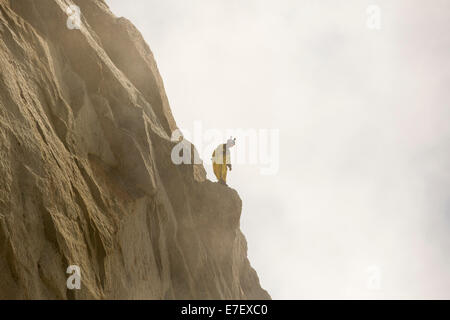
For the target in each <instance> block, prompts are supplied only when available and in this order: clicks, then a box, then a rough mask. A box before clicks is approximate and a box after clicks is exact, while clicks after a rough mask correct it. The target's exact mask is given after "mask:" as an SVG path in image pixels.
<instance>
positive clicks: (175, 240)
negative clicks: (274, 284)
mask: <svg viewBox="0 0 450 320" xmlns="http://www.w3.org/2000/svg"><path fill="white" fill-rule="evenodd" d="M72 4H75V5H77V6H78V7H79V8H80V9H81V28H80V29H70V28H68V27H67V19H68V13H67V8H68V6H69V5H72ZM0 35H1V36H0V299H6V298H7V299H270V296H269V295H268V293H267V292H266V291H265V290H263V289H262V288H261V286H260V284H259V280H258V276H257V274H256V272H255V271H254V270H253V269H252V267H251V266H250V263H249V261H248V259H247V245H246V240H245V238H244V236H243V234H242V233H241V231H240V228H239V221H240V214H241V207H242V202H241V199H240V198H239V195H238V194H237V192H236V191H235V190H233V189H230V188H227V187H224V186H222V185H219V184H217V183H213V182H211V181H208V180H206V178H205V171H204V168H203V167H202V166H201V165H180V166H177V165H174V164H173V163H172V162H171V158H170V154H171V150H172V148H173V146H174V145H175V143H174V142H172V141H171V140H170V136H171V133H172V132H173V130H175V129H176V128H177V126H176V123H175V120H174V119H173V116H172V114H171V111H170V107H169V104H168V101H167V97H166V94H165V91H164V86H163V82H162V80H161V77H160V75H159V72H158V69H157V67H156V63H155V61H154V59H153V55H152V53H151V51H150V49H149V47H148V46H147V44H146V43H145V41H144V40H143V38H142V36H141V34H140V33H139V32H138V31H137V30H136V28H135V27H134V26H133V25H132V24H131V23H130V22H129V21H128V20H126V19H124V18H117V17H115V16H114V15H113V14H112V13H111V12H110V10H109V8H108V6H107V5H106V3H105V2H104V1H102V0H78V1H66V0H39V1H35V0H0ZM71 265H76V266H79V268H80V271H81V273H80V275H81V288H80V289H79V290H76V289H75V290H71V289H68V288H67V285H66V281H67V278H68V277H69V276H70V275H69V274H67V273H66V270H67V268H68V267H69V266H71Z"/></svg>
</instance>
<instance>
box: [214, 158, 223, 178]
mask: <svg viewBox="0 0 450 320" xmlns="http://www.w3.org/2000/svg"><path fill="white" fill-rule="evenodd" d="M213 171H214V175H215V176H216V178H217V180H218V181H220V179H221V176H222V168H221V165H220V164H218V163H215V162H213Z"/></svg>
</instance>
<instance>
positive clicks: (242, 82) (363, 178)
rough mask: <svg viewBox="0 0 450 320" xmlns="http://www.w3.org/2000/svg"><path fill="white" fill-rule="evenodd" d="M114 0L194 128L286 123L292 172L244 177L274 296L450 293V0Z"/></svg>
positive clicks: (180, 120) (239, 183)
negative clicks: (375, 19)
mask: <svg viewBox="0 0 450 320" xmlns="http://www.w3.org/2000/svg"><path fill="white" fill-rule="evenodd" d="M107 3H108V4H109V6H110V7H111V10H112V11H113V12H114V13H115V14H116V15H118V16H124V17H126V18H128V19H129V20H131V21H132V22H133V23H134V24H135V25H136V27H137V28H138V29H139V30H140V31H141V33H142V34H143V36H144V38H145V39H146V41H147V42H148V44H149V46H150V48H151V49H152V51H153V53H154V55H155V58H156V61H157V63H158V67H159V70H160V72H161V75H162V77H163V80H164V84H165V88H166V92H167V95H168V98H169V102H170V105H171V108H172V111H173V114H174V117H175V119H176V121H177V124H178V126H179V127H180V128H182V129H185V130H193V126H194V123H195V122H196V121H197V122H198V121H200V122H201V124H202V126H203V128H204V129H205V130H207V129H216V130H220V131H221V132H225V131H226V130H229V129H238V128H241V129H249V128H252V129H255V130H259V129H268V130H279V149H278V150H279V152H277V154H278V155H279V156H278V157H277V159H278V161H279V169H278V171H277V172H276V174H272V175H264V174H261V170H260V169H261V164H236V165H235V166H234V167H233V171H231V172H229V178H228V183H229V185H230V186H231V187H232V188H235V189H236V190H238V192H239V194H240V196H241V198H242V200H243V211H242V218H241V228H242V229H243V232H244V234H245V235H246V237H247V240H248V245H249V259H250V261H251V263H252V265H253V267H254V268H255V269H256V271H257V272H258V275H259V277H260V280H261V284H262V286H263V287H264V288H265V289H267V290H268V291H269V293H270V294H271V296H272V297H273V298H274V299H300V298H306V299H309V298H325V299H326V298H342V299H348V298H363V299H365V298H447V299H448V298H450V272H449V270H450V236H449V232H448V231H449V227H450V196H449V193H450V170H449V169H450V161H449V160H450V156H449V155H450V148H449V147H450V129H449V125H448V123H449V120H450V108H449V101H450V99H449V98H450V97H449V95H450V94H449V83H450V62H449V60H448V57H449V52H450V37H449V36H448V30H450V21H449V19H448V13H449V12H450V2H448V1H443V0H436V1H433V2H432V4H431V2H430V3H427V2H425V1H419V0H416V1H413V0H404V1H387V0H385V1H381V0H378V1H371V2H368V1H348V0H347V1H336V0H329V1H325V0H315V1H312V0H311V1H305V0H281V1H261V0H247V1H237V0H228V1H220V0H208V1H206V0H201V1H200V0H190V1H182V0H165V1H156V0H134V1H123V0H107ZM369 5H376V6H378V7H379V8H380V20H379V21H380V25H379V26H380V29H370V28H368V26H367V23H366V22H367V19H368V14H367V12H366V9H367V7H368V6H369ZM224 137H225V133H224ZM239 142H240V137H239V136H238V137H237V145H236V147H235V150H233V151H232V152H239V146H240V144H239ZM243 145H246V146H248V143H246V144H244V143H242V144H241V146H243ZM241 151H242V149H241ZM211 152H212V150H211ZM206 153H208V151H207V152H206ZM203 158H204V161H205V165H206V169H207V171H208V178H209V179H211V180H215V177H214V175H213V173H212V170H211V166H210V164H209V158H205V157H203Z"/></svg>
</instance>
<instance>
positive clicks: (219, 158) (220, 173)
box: [211, 138, 236, 186]
mask: <svg viewBox="0 0 450 320" xmlns="http://www.w3.org/2000/svg"><path fill="white" fill-rule="evenodd" d="M235 144H236V138H234V139H232V138H230V139H228V141H227V143H223V144H220V145H219V146H218V147H217V148H216V149H215V150H214V152H213V154H212V159H211V160H212V163H213V170H214V174H215V175H216V177H217V180H218V182H219V183H220V184H223V185H225V186H226V185H227V170H228V169H230V171H231V161H230V148H232V147H233V146H234V145H235Z"/></svg>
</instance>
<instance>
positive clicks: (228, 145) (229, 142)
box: [227, 137, 236, 148]
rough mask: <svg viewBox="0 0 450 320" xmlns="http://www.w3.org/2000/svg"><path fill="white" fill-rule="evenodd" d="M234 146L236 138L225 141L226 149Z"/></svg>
mask: <svg viewBox="0 0 450 320" xmlns="http://www.w3.org/2000/svg"><path fill="white" fill-rule="evenodd" d="M235 144H236V138H234V139H233V138H232V137H230V139H228V141H227V147H228V148H230V147H232V146H234V145H235Z"/></svg>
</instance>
